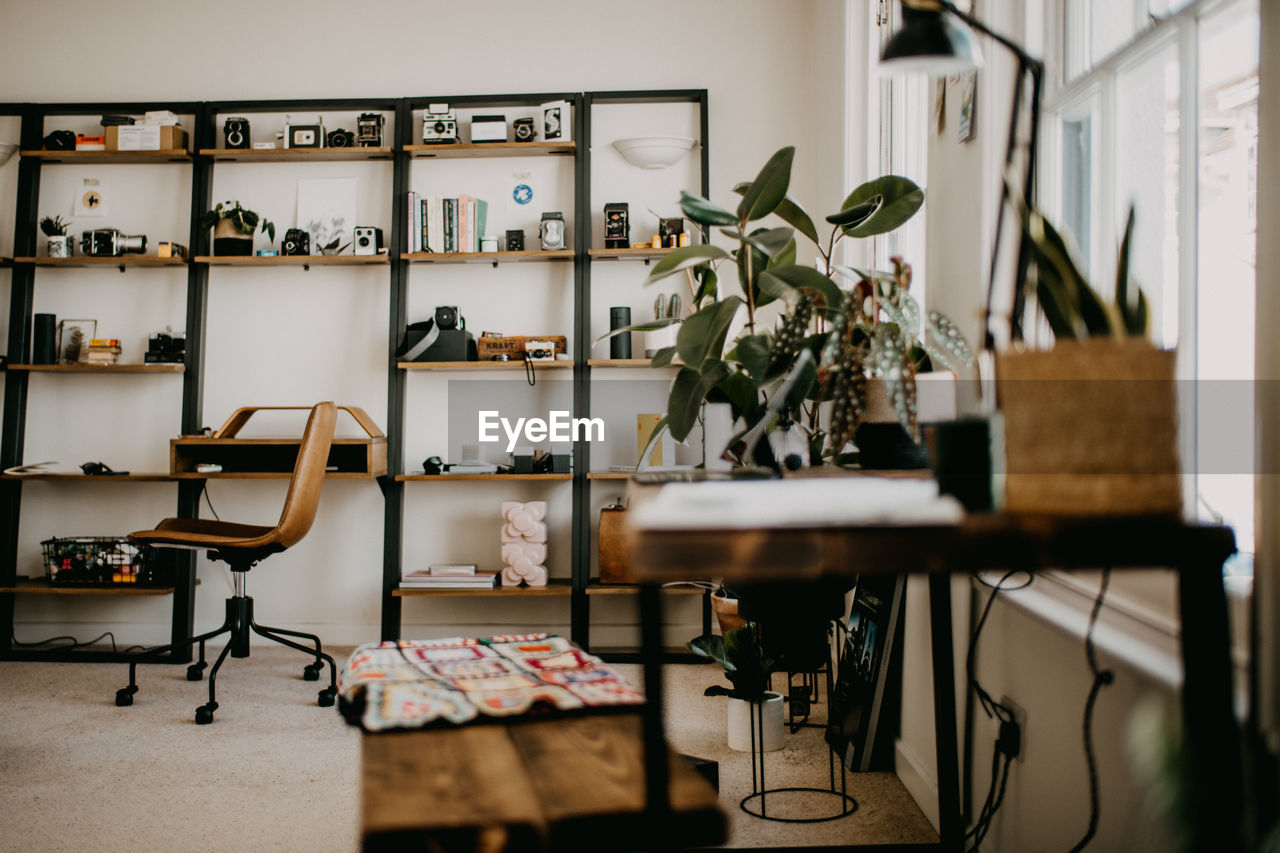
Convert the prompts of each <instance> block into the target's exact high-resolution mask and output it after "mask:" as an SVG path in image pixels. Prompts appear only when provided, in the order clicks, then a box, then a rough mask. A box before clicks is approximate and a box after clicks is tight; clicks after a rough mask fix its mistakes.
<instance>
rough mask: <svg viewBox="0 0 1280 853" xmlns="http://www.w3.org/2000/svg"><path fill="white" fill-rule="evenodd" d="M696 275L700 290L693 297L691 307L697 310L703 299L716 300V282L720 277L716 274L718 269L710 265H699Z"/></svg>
mask: <svg viewBox="0 0 1280 853" xmlns="http://www.w3.org/2000/svg"><path fill="white" fill-rule="evenodd" d="M694 275H695V276H696V277H697V279H698V292H697V293H696V294H695V295H694V297H693V305H692V306H691V307H692V308H693V310H695V311H696V310H698V308H699V306H701V305H702V302H703V300H705V299H712V300H714V299H715V298H716V283H717V281H718V280H719V278H718V277H717V276H716V271H715V270H713V269H712V268H711V267H709V266H706V267H698V268H697V269H696V270H695V271H694Z"/></svg>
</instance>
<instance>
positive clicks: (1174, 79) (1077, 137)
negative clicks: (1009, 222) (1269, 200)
mask: <svg viewBox="0 0 1280 853" xmlns="http://www.w3.org/2000/svg"><path fill="white" fill-rule="evenodd" d="M1029 4H1030V6H1037V5H1040V4H1039V3H1037V2H1034V0H1029ZM1057 9H1058V12H1059V13H1060V14H1061V22H1062V28H1061V31H1062V33H1063V36H1062V38H1061V42H1060V43H1059V44H1057V45H1054V46H1053V47H1055V48H1056V52H1057V54H1058V55H1056V56H1055V55H1053V51H1051V52H1050V55H1049V56H1048V57H1047V60H1048V64H1049V66H1050V73H1049V80H1050V81H1054V80H1056V82H1057V86H1056V88H1054V89H1053V90H1052V91H1051V92H1050V93H1049V94H1048V95H1047V97H1046V99H1045V115H1044V122H1045V127H1046V128H1047V130H1048V132H1047V133H1046V134H1045V139H1046V146H1047V148H1048V150H1047V151H1046V159H1045V162H1046V164H1047V168H1046V170H1045V173H1044V174H1043V175H1042V178H1046V179H1047V180H1045V181H1044V184H1043V185H1042V186H1043V189H1044V193H1043V195H1042V198H1043V199H1044V200H1045V202H1046V206H1047V207H1048V208H1049V209H1050V210H1051V211H1053V212H1054V213H1055V215H1056V217H1057V219H1058V221H1059V222H1061V223H1062V224H1063V226H1064V227H1065V229H1066V230H1067V231H1069V232H1070V234H1071V235H1072V237H1073V238H1074V240H1075V243H1076V245H1077V247H1078V249H1079V251H1080V254H1081V258H1082V260H1083V261H1084V262H1085V263H1086V264H1087V266H1088V269H1089V270H1090V273H1091V275H1092V277H1093V278H1094V279H1095V280H1096V281H1098V282H1114V279H1115V257H1116V252H1115V246H1116V243H1117V241H1118V240H1119V238H1120V235H1121V234H1122V233H1123V230H1124V222H1125V217H1126V215H1127V213H1128V209H1129V206H1130V205H1131V204H1132V205H1133V206H1134V209H1135V212H1136V219H1135V229H1134V243H1133V253H1132V255H1131V263H1132V269H1133V274H1134V277H1135V278H1136V280H1137V281H1138V283H1139V284H1140V285H1141V286H1142V288H1143V290H1144V291H1145V292H1146V294H1147V297H1148V299H1149V301H1150V304H1151V310H1152V333H1153V334H1152V337H1153V338H1154V339H1155V340H1156V342H1157V343H1159V344H1160V345H1162V346H1166V347H1173V346H1178V348H1179V361H1180V375H1181V376H1182V377H1183V378H1185V379H1191V380H1195V381H1194V382H1184V383H1183V388H1184V391H1185V394H1184V396H1186V397H1187V398H1188V399H1187V400H1185V407H1184V411H1185V412H1189V413H1193V414H1192V416H1191V417H1190V420H1191V421H1192V423H1189V424H1187V423H1184V427H1186V428H1189V429H1190V430H1191V433H1192V434H1193V436H1194V438H1193V440H1191V441H1189V442H1188V443H1187V449H1186V453H1187V458H1186V459H1185V460H1184V470H1185V471H1186V472H1189V473H1191V474H1192V475H1193V476H1192V479H1193V480H1194V485H1193V489H1192V491H1191V495H1189V498H1190V500H1189V502H1192V501H1193V502H1194V504H1195V507H1196V511H1197V512H1199V514H1200V515H1201V517H1203V518H1207V519H1213V520H1221V521H1223V522H1225V523H1227V524H1229V525H1230V526H1232V527H1233V528H1234V529H1235V531H1236V538H1237V542H1238V544H1239V547H1240V550H1241V552H1242V553H1241V555H1240V557H1239V559H1238V560H1237V561H1236V565H1235V566H1234V567H1229V571H1233V570H1234V571H1240V572H1242V573H1245V574H1248V573H1249V567H1250V566H1251V561H1252V551H1253V500H1254V478H1253V471H1254V467H1255V466H1254V459H1253V383H1252V380H1253V378H1254V325H1253V323H1254V286H1255V274H1254V249H1255V238H1256V233H1255V232H1256V218H1255V214H1256V196H1257V158H1258V150H1257V149H1258V144H1257V143H1258V137H1257V99H1258V45H1259V29H1258V6H1257V0H1228V2H1213V0H1191V2H1189V0H1060V5H1059V6H1058V7H1057Z"/></svg>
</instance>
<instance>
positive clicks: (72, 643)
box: [9, 631, 146, 654]
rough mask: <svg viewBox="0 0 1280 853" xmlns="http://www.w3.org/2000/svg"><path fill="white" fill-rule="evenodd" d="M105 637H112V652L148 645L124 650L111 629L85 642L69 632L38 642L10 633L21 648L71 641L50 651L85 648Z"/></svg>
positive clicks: (132, 647) (13, 641) (14, 643)
mask: <svg viewBox="0 0 1280 853" xmlns="http://www.w3.org/2000/svg"><path fill="white" fill-rule="evenodd" d="M103 637H110V638H111V653H112V654H128V653H129V652H131V651H133V650H134V649H145V648H146V646H142V645H138V644H134V645H132V646H126V647H125V648H124V649H123V650H121V649H118V648H116V635H115V634H113V633H111V632H110V631H103V632H102V633H101V634H99V635H98V636H96V637H94V638H93V639H92V640H86V641H85V642H81V641H79V640H77V639H76V638H75V637H72V636H71V635H69V634H60V635H58V636H56V637H50V638H48V639H47V640H37V641H36V642H34V643H23V642H21V641H19V640H18V637H17V635H16V634H12V633H10V635H9V642H10V643H11V644H12V645H14V646H18V647H19V648H26V649H30V648H35V647H37V646H49V645H52V644H53V643H56V642H58V641H60V640H68V641H70V642H69V644H66V645H61V646H58V647H56V648H55V649H50V651H57V650H62V651H71V650H72V649H79V648H83V647H86V646H92V645H93V644H94V643H96V642H98V641H99V640H101V639H102V638H103Z"/></svg>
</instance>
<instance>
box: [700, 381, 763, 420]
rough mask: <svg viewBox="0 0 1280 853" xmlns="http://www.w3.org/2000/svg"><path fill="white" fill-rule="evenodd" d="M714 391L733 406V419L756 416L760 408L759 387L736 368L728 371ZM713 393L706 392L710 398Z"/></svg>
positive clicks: (749, 418)
mask: <svg viewBox="0 0 1280 853" xmlns="http://www.w3.org/2000/svg"><path fill="white" fill-rule="evenodd" d="M715 392H717V393H718V394H719V395H720V396H723V397H724V399H725V400H728V401H729V405H730V406H731V407H732V408H733V417H734V420H737V419H738V418H746V419H747V420H751V419H753V418H755V417H758V414H759V410H760V387H759V385H758V384H757V383H756V382H755V380H753V379H752V378H751V377H750V376H748V375H747V374H746V373H745V372H743V371H741V370H738V371H734V372H733V373H730V374H729V375H728V376H726V377H725V378H724V379H723V380H722V381H721V382H720V383H719V384H718V385H716V387H715ZM714 396H715V395H714V394H708V395H707V399H708V400H710V399H712V398H713V397H714Z"/></svg>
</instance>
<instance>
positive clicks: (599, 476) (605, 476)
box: [587, 471, 634, 480]
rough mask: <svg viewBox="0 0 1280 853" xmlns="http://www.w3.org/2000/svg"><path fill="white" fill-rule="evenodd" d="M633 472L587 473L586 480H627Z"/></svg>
mask: <svg viewBox="0 0 1280 853" xmlns="http://www.w3.org/2000/svg"><path fill="white" fill-rule="evenodd" d="M633 473H634V472H633V471H589V472H587V479H588V480H629V479H631V475H632V474H633Z"/></svg>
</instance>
